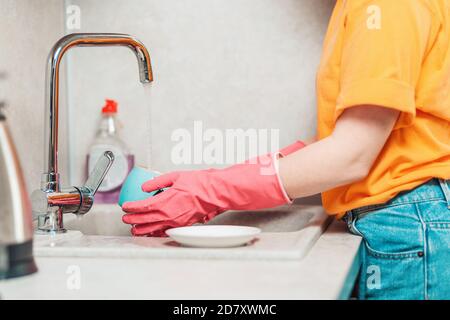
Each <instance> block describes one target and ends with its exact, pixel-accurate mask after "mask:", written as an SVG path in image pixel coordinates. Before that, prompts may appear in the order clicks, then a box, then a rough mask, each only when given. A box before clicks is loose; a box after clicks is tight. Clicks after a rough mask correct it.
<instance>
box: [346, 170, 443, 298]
mask: <svg viewBox="0 0 450 320" xmlns="http://www.w3.org/2000/svg"><path fill="white" fill-rule="evenodd" d="M344 220H345V221H346V222H347V225H348V227H349V230H350V231H351V232H352V233H354V234H357V235H360V236H361V237H363V239H364V241H363V242H364V244H363V245H362V248H361V249H362V250H361V255H362V256H361V258H362V259H361V260H362V268H361V273H360V278H359V298H360V299H417V300H419V299H420V300H422V299H450V180H441V179H432V180H430V181H428V182H427V183H425V184H422V185H420V186H418V187H417V188H415V189H413V190H409V191H405V192H402V193H400V194H398V195H397V196H396V197H395V198H393V199H392V200H390V201H388V202H386V203H383V204H378V205H371V206H366V207H361V208H358V209H354V210H351V211H348V212H347V214H346V215H345V217H344Z"/></svg>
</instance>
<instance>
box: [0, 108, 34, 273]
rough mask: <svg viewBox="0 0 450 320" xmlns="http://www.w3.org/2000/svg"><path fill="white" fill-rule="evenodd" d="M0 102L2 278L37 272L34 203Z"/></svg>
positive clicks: (0, 239) (0, 266)
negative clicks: (34, 249)
mask: <svg viewBox="0 0 450 320" xmlns="http://www.w3.org/2000/svg"><path fill="white" fill-rule="evenodd" d="M3 106H4V103H2V102H1V101H0V279H6V278H14V277H19V276H24V275H27V274H30V273H34V272H36V271H37V268H36V264H35V262H34V258H33V225H32V215H31V205H30V200H29V197H28V193H27V190H26V187H25V181H24V178H23V173H22V170H21V167H20V163H19V158H18V155H17V152H16V150H15V147H14V143H13V140H12V137H11V135H10V132H9V130H8V127H7V125H6V117H5V115H4V113H3V112H2V107H3Z"/></svg>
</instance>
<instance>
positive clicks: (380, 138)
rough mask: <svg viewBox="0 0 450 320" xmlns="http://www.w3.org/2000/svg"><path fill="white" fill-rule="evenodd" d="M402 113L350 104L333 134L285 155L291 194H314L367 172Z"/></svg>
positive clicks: (282, 165) (283, 172)
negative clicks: (350, 106)
mask: <svg viewBox="0 0 450 320" xmlns="http://www.w3.org/2000/svg"><path fill="white" fill-rule="evenodd" d="M398 114H399V112H398V111H395V110H392V109H388V108H383V107H378V106H357V107H353V108H350V109H348V110H346V111H345V112H344V113H343V114H342V115H341V117H340V118H339V119H338V121H337V123H336V127H335V129H334V131H333V133H332V135H330V136H329V137H327V138H325V139H323V140H320V141H318V142H315V143H312V144H310V145H308V146H307V147H306V148H304V149H301V150H299V151H297V152H295V153H293V154H291V155H289V156H288V157H285V158H281V159H280V162H279V173H280V178H281V181H282V183H283V185H284V188H285V190H286V192H287V194H288V195H289V197H290V198H291V199H294V198H300V197H306V196H310V195H313V194H316V193H320V192H323V191H326V190H329V189H332V188H336V187H339V186H342V185H346V184H350V183H352V182H355V181H358V180H361V179H363V178H364V177H365V176H367V174H368V173H369V170H370V168H371V167H372V165H373V163H374V161H375V159H376V158H377V157H378V155H379V153H380V152H381V150H382V148H383V146H384V144H385V143H386V141H387V139H388V137H389V135H390V133H391V131H392V128H393V126H394V124H395V121H396V119H397V117H398Z"/></svg>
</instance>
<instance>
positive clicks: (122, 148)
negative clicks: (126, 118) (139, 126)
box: [86, 99, 134, 204]
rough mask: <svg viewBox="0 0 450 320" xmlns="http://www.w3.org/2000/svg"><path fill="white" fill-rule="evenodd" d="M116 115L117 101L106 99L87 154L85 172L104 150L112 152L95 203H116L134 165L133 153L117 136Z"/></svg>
mask: <svg viewBox="0 0 450 320" xmlns="http://www.w3.org/2000/svg"><path fill="white" fill-rule="evenodd" d="M116 116H117V102H116V101H114V100H110V99H106V103H105V105H104V107H103V108H102V117H101V120H100V124H99V127H98V131H97V134H96V136H95V139H94V141H93V143H92V145H91V147H90V149H89V153H88V155H87V166H86V167H87V173H86V174H89V172H91V170H93V168H94V166H95V164H96V162H97V160H98V158H99V157H100V156H101V155H102V154H103V153H104V152H105V151H112V153H113V154H114V163H113V165H112V166H111V169H110V170H109V173H108V174H107V175H106V177H105V179H104V180H103V183H102V184H101V185H100V187H99V189H98V191H97V194H96V195H95V201H96V202H97V203H109V204H110V203H117V201H118V200H119V193H120V189H121V187H122V184H123V182H124V181H125V179H126V177H127V175H128V173H129V172H130V171H131V169H132V168H133V166H134V155H132V154H130V152H129V151H128V148H127V146H126V145H125V143H124V142H123V141H122V140H121V139H120V137H119V133H118V129H119V128H118V123H117V119H116Z"/></svg>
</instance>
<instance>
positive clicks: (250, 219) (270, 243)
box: [35, 205, 330, 260]
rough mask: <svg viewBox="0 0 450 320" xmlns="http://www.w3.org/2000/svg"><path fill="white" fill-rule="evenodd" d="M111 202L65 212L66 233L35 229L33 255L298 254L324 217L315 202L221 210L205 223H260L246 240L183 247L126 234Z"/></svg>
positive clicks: (297, 256) (285, 256)
mask: <svg viewBox="0 0 450 320" xmlns="http://www.w3.org/2000/svg"><path fill="white" fill-rule="evenodd" d="M122 215H123V212H122V211H121V209H120V207H119V206H116V205H95V206H94V207H93V208H92V210H91V211H90V212H89V213H87V214H86V215H84V216H83V217H80V218H77V217H75V216H70V215H66V216H65V228H66V229H68V230H69V232H68V233H66V234H62V235H57V236H54V237H52V236H47V235H45V236H43V235H36V237H35V254H36V255H37V256H45V257H48V256H66V257H67V256H75V257H108V258H111V257H117V258H176V259H179V258H192V259H264V260H273V259H276V260H285V259H287V260H292V259H301V258H302V257H303V256H305V255H306V253H307V252H308V250H309V249H310V248H311V247H312V246H313V245H314V243H315V242H316V240H317V239H318V238H319V237H320V235H321V234H322V233H323V232H324V230H325V229H326V227H327V226H328V223H329V221H330V219H328V217H327V216H326V214H325V213H324V210H323V208H322V207H321V206H305V205H291V206H284V207H279V208H275V209H270V210H260V211H229V212H225V213H223V214H221V215H219V216H217V217H216V218H215V219H213V220H211V221H210V222H209V223H208V224H226V225H244V226H254V227H259V228H261V229H262V231H263V232H262V233H261V234H260V235H259V236H258V238H257V239H256V240H255V241H253V242H252V243H250V244H249V245H247V246H243V247H238V248H227V249H199V248H186V247H182V246H180V245H178V244H177V243H175V242H173V241H171V240H170V239H169V238H149V237H131V236H130V226H129V225H126V224H124V223H123V222H122Z"/></svg>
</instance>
